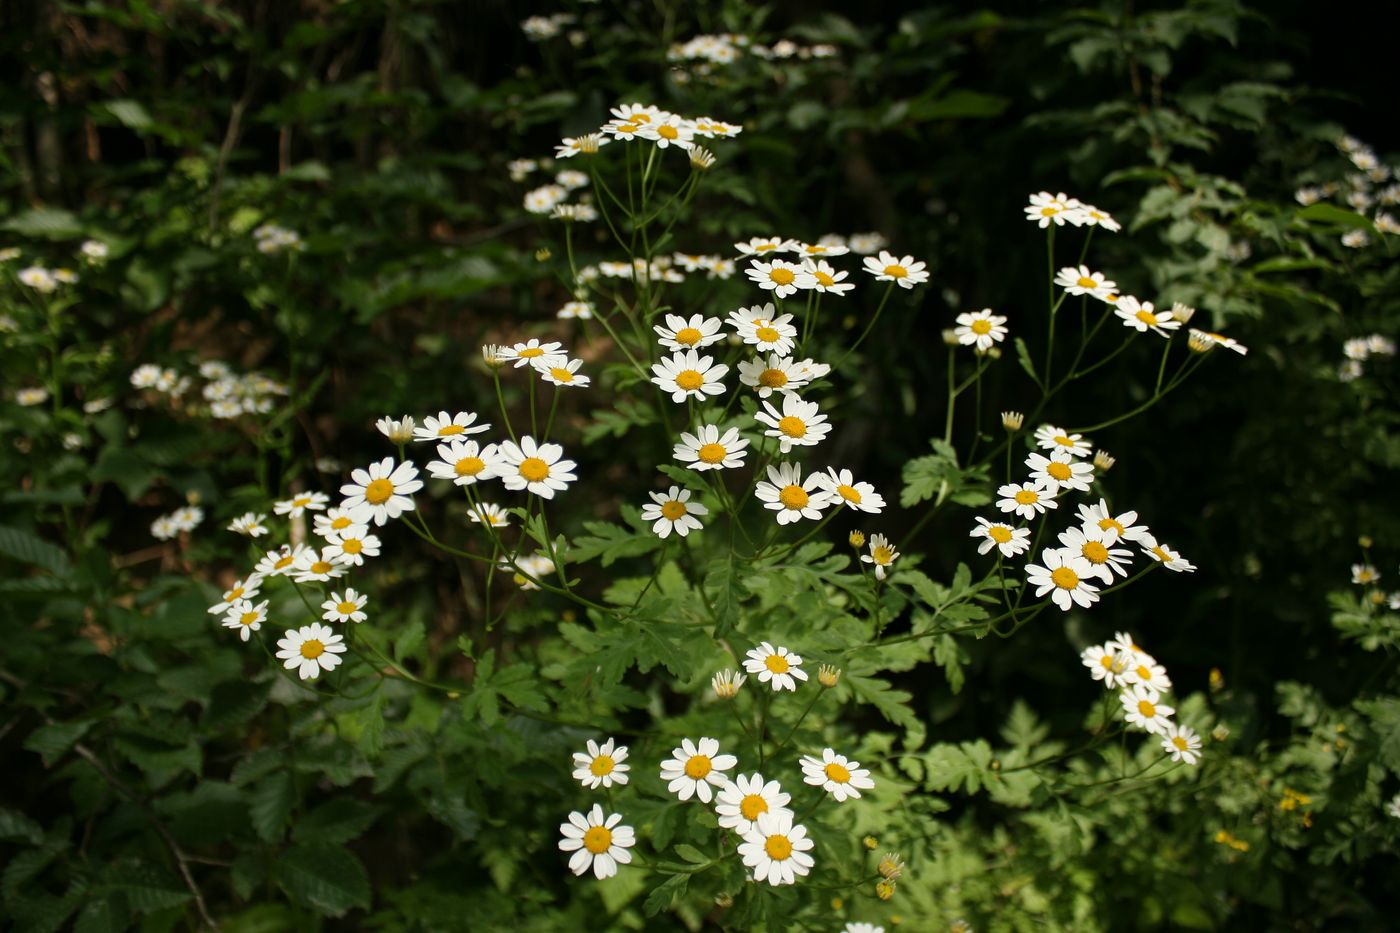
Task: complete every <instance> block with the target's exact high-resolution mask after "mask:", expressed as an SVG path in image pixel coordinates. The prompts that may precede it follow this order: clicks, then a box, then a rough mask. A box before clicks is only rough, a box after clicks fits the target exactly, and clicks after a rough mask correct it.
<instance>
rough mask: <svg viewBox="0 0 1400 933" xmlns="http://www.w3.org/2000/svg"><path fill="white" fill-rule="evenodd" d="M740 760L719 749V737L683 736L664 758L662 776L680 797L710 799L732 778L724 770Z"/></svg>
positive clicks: (705, 801)
mask: <svg viewBox="0 0 1400 933" xmlns="http://www.w3.org/2000/svg"><path fill="white" fill-rule="evenodd" d="M738 763H739V759H738V758H735V757H734V756H733V755H721V754H720V753H719V740H718V739H711V738H702V739H701V740H700V741H699V742H692V741H691V740H690V739H682V740H681V744H680V747H679V748H675V749H672V750H671V757H670V758H668V759H667V760H666V761H663V762H661V780H663V781H667V782H668V783H667V784H666V789H667V790H668V791H670V792H671V793H673V794H675V795H676V797H677V798H678V799H680V800H689V799H690V798H691V797H696V798H698V799H699V800H700V802H701V803H709V802H710V797H711V796H712V794H713V793H714V788H716V787H723V786H724V785H725V784H726V783H727V782H728V780H729V778H728V776H727V775H725V774H724V772H725V771H728V770H729V769H730V768H732V767H734V766H735V765H736V764H738Z"/></svg>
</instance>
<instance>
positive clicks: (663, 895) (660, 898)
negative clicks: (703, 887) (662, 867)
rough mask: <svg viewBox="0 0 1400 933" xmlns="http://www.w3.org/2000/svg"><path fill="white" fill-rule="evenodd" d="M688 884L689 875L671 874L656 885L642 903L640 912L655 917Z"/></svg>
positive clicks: (680, 893) (667, 906)
mask: <svg viewBox="0 0 1400 933" xmlns="http://www.w3.org/2000/svg"><path fill="white" fill-rule="evenodd" d="M689 885H690V875H672V876H671V877H670V878H667V879H666V880H665V881H663V882H661V884H659V885H657V886H656V887H655V888H654V889H652V892H651V893H650V894H648V895H647V899H646V900H645V901H644V902H643V903H642V912H643V913H645V914H646V915H647V916H648V917H655V916H656V915H657V914H659V913H661V911H663V910H666V909H667V908H669V907H670V906H671V904H673V903H674V902H675V900H676V898H678V897H680V896H681V895H682V894H684V893H685V890H686V888H687V887H689Z"/></svg>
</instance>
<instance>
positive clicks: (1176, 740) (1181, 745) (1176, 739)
mask: <svg viewBox="0 0 1400 933" xmlns="http://www.w3.org/2000/svg"><path fill="white" fill-rule="evenodd" d="M1172 744H1173V745H1175V746H1176V747H1177V749H1178V750H1179V751H1183V752H1184V751H1186V750H1188V749H1189V748H1190V747H1191V745H1190V743H1188V742H1187V741H1186V740H1185V739H1183V738H1182V737H1181V736H1179V735H1174V736H1172Z"/></svg>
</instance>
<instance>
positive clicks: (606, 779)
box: [573, 739, 632, 790]
mask: <svg viewBox="0 0 1400 933" xmlns="http://www.w3.org/2000/svg"><path fill="white" fill-rule="evenodd" d="M626 760H627V746H626V745H617V746H614V744H613V740H612V739H608V740H607V741H606V742H604V743H603V744H602V745H599V744H598V743H597V742H595V741H593V740H592V739H589V740H588V751H587V752H574V774H573V778H574V780H575V781H578V782H579V783H580V784H582V785H583V786H584V787H587V788H588V789H589V790H597V789H598V788H599V787H612V786H613V785H614V784H626V783H627V780H628V778H627V772H628V771H629V770H630V769H631V767H632V766H631V765H627V764H623V762H625V761H626Z"/></svg>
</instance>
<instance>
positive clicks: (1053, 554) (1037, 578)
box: [1026, 548, 1099, 612]
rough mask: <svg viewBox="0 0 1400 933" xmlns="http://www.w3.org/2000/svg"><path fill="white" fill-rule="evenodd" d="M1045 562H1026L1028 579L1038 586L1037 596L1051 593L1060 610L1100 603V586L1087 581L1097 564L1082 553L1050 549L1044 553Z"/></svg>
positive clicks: (1042, 556) (1042, 557)
mask: <svg viewBox="0 0 1400 933" xmlns="http://www.w3.org/2000/svg"><path fill="white" fill-rule="evenodd" d="M1040 560H1041V562H1042V563H1043V564H1044V566H1041V565H1039V564H1026V582H1027V583H1028V584H1030V585H1031V586H1034V587H1035V588H1036V589H1035V595H1036V596H1037V597H1041V596H1044V595H1045V594H1046V593H1050V594H1051V597H1050V598H1051V599H1052V600H1054V602H1055V605H1057V606H1059V607H1060V609H1062V610H1064V611H1066V612H1068V611H1069V607H1070V606H1071V605H1072V604H1075V603H1077V604H1079V605H1080V606H1083V607H1085V608H1088V607H1089V606H1091V605H1093V604H1094V603H1096V602H1098V599H1099V588H1098V587H1097V586H1093V585H1091V584H1089V583H1086V582H1085V581H1086V580H1088V579H1090V578H1091V577H1092V576H1093V575H1094V568H1093V565H1092V564H1090V563H1089V562H1088V561H1087V560H1085V559H1084V558H1082V557H1080V556H1079V555H1077V554H1075V553H1073V552H1071V551H1065V550H1060V549H1058V548H1046V549H1045V550H1043V551H1041V552H1040Z"/></svg>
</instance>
